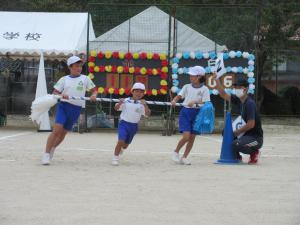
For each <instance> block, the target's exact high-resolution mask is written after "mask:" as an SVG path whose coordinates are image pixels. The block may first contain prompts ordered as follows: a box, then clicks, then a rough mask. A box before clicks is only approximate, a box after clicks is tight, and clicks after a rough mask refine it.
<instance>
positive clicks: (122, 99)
mask: <svg viewBox="0 0 300 225" xmlns="http://www.w3.org/2000/svg"><path fill="white" fill-rule="evenodd" d="M124 100H125V99H124V98H120V101H119V102H118V103H116V104H115V107H114V108H115V110H116V111H119V110H120V108H121V105H122V104H123V103H124Z"/></svg>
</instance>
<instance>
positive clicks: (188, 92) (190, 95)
mask: <svg viewBox="0 0 300 225" xmlns="http://www.w3.org/2000/svg"><path fill="white" fill-rule="evenodd" d="M178 95H180V96H181V97H182V98H184V101H183V104H184V105H187V104H188V103H190V102H191V101H197V102H200V101H201V102H209V101H210V94H209V89H208V87H207V86H205V85H203V86H201V87H199V88H195V87H193V86H192V84H186V85H184V86H183V87H182V89H181V91H180V92H179V93H178ZM185 107H186V108H189V107H188V106H185Z"/></svg>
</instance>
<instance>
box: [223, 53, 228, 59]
mask: <svg viewBox="0 0 300 225" xmlns="http://www.w3.org/2000/svg"><path fill="white" fill-rule="evenodd" d="M228 58H229V54H228V53H227V52H225V53H223V59H224V60H226V59H228Z"/></svg>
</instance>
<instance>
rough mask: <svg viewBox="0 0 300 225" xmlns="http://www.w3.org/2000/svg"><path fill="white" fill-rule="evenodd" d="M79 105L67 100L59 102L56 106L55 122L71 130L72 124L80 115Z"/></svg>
mask: <svg viewBox="0 0 300 225" xmlns="http://www.w3.org/2000/svg"><path fill="white" fill-rule="evenodd" d="M80 111H81V107H80V106H77V105H72V104H70V103H68V102H60V103H59V104H58V105H57V107H56V118H55V123H58V124H61V125H62V126H63V127H64V129H66V130H68V131H71V130H72V127H73V124H74V123H76V122H77V120H78V118H79V116H80Z"/></svg>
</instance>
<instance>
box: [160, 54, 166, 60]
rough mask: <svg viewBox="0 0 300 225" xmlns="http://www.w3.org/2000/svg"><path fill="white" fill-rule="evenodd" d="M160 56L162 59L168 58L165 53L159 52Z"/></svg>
mask: <svg viewBox="0 0 300 225" xmlns="http://www.w3.org/2000/svg"><path fill="white" fill-rule="evenodd" d="M159 58H160V60H166V59H167V55H166V54H165V53H160V54H159Z"/></svg>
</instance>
